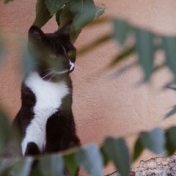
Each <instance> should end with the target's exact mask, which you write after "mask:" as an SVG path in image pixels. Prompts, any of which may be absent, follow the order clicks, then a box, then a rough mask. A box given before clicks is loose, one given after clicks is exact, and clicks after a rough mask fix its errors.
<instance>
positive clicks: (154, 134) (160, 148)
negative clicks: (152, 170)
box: [139, 128, 165, 154]
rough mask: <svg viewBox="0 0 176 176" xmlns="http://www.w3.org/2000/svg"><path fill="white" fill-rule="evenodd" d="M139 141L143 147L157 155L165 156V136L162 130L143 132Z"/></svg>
mask: <svg viewBox="0 0 176 176" xmlns="http://www.w3.org/2000/svg"><path fill="white" fill-rule="evenodd" d="M139 140H140V142H141V144H142V145H143V147H145V148H147V149H149V150H151V151H152V152H154V153H156V154H163V153H164V152H165V136H164V132H163V130H162V129H160V128H155V129H153V130H152V131H150V132H142V133H141V134H140V136H139Z"/></svg>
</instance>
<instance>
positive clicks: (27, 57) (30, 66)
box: [21, 48, 37, 76]
mask: <svg viewBox="0 0 176 176" xmlns="http://www.w3.org/2000/svg"><path fill="white" fill-rule="evenodd" d="M36 67H37V61H36V60H35V59H34V57H33V56H32V54H31V53H30V52H29V50H28V49H27V48H24V49H23V56H22V61H21V68H22V73H23V75H25V76H26V75H28V74H29V73H31V72H32V71H33V70H35V69H36Z"/></svg>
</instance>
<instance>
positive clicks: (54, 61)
mask: <svg viewBox="0 0 176 176" xmlns="http://www.w3.org/2000/svg"><path fill="white" fill-rule="evenodd" d="M70 28H71V26H70V24H67V25H65V26H63V27H62V28H61V29H59V30H58V31H56V32H54V33H44V32H43V31H42V30H41V29H40V28H39V27H37V26H32V27H31V28H30V29H29V32H28V40H29V50H30V52H31V54H32V56H33V57H34V59H35V62H36V67H37V68H36V69H37V71H38V72H39V74H40V75H41V76H42V77H50V76H53V75H55V76H57V75H64V74H68V73H70V72H71V71H73V69H74V62H75V56H76V49H75V47H74V46H73V44H72V42H71V40H70Z"/></svg>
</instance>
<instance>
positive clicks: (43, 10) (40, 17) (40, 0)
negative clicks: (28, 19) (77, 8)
mask: <svg viewBox="0 0 176 176" xmlns="http://www.w3.org/2000/svg"><path fill="white" fill-rule="evenodd" d="M51 17H52V15H51V14H50V12H49V11H48V9H47V7H46V5H45V2H44V0H37V4H36V17H35V21H34V23H33V24H34V25H36V26H39V27H42V26H44V25H45V24H46V23H47V22H48V21H49V19H50V18H51Z"/></svg>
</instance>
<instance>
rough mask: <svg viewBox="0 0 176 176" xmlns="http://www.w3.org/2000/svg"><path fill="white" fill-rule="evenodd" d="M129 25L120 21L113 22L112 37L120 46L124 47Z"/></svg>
mask: <svg viewBox="0 0 176 176" xmlns="http://www.w3.org/2000/svg"><path fill="white" fill-rule="evenodd" d="M129 28H130V27H129V25H128V23H127V22H126V21H124V20H121V19H114V20H113V34H112V35H113V37H114V38H115V39H116V40H117V41H118V42H119V43H120V44H121V45H124V43H125V41H126V39H127V35H128V32H129Z"/></svg>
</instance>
